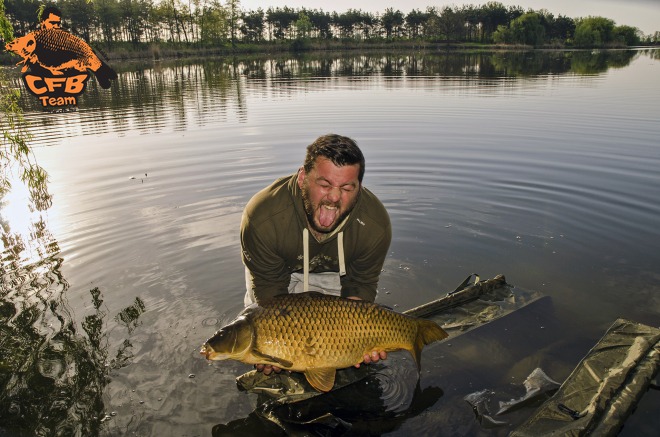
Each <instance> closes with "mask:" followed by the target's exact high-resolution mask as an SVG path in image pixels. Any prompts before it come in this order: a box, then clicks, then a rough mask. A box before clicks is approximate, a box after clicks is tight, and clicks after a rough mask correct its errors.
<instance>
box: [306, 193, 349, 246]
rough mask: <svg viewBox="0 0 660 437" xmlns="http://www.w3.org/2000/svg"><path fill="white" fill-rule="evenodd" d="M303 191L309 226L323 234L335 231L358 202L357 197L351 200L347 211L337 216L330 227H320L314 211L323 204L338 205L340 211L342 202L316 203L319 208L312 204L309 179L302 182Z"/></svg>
mask: <svg viewBox="0 0 660 437" xmlns="http://www.w3.org/2000/svg"><path fill="white" fill-rule="evenodd" d="M301 192H302V199H303V206H304V207H305V215H306V216H307V223H309V226H310V227H311V228H312V230H313V231H316V232H319V233H322V234H329V233H330V232H332V231H334V230H335V229H337V226H339V225H340V224H341V223H342V222H343V221H344V219H345V218H346V217H348V215H349V214H350V213H351V211H352V210H353V208H354V207H355V204H356V203H357V197H356V198H355V199H354V200H353V202H351V204H349V205H348V208H346V210H345V211H343V212H341V213H339V216H338V217H336V218H335V221H334V222H333V223H332V225H331V226H330V227H320V226H319V225H317V223H316V221H315V220H314V213H315V212H316V210H317V209H318V208H321V207H322V206H323V205H328V206H332V207H336V208H337V210H338V211H341V202H337V203H332V202H321V204H319V205H316V206H317V208H315V206H314V205H313V204H312V200H311V199H310V198H309V186H308V185H307V181H305V182H304V183H303V184H302V187H301Z"/></svg>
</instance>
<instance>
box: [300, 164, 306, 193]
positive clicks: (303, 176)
mask: <svg viewBox="0 0 660 437" xmlns="http://www.w3.org/2000/svg"><path fill="white" fill-rule="evenodd" d="M305 176H307V174H306V173H305V168H304V167H300V168H299V169H298V188H300V189H302V186H303V182H305Z"/></svg>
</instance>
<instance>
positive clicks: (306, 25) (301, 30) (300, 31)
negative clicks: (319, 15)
mask: <svg viewBox="0 0 660 437" xmlns="http://www.w3.org/2000/svg"><path fill="white" fill-rule="evenodd" d="M293 25H294V27H295V28H296V38H302V39H307V38H309V34H310V32H311V31H312V22H311V21H310V20H309V17H308V16H307V14H306V13H305V12H304V11H302V12H300V14H298V19H297V20H296V22H295V23H294V24H293Z"/></svg>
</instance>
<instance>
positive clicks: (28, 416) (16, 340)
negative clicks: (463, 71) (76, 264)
mask: <svg viewBox="0 0 660 437" xmlns="http://www.w3.org/2000/svg"><path fill="white" fill-rule="evenodd" d="M32 229H33V231H32V232H31V233H30V235H29V236H24V235H22V234H21V233H19V232H12V229H11V222H10V221H8V220H6V219H5V220H2V242H3V245H4V250H3V252H2V262H1V264H0V275H2V283H1V284H0V423H1V424H2V425H1V426H0V434H3V435H6V434H7V433H8V434H9V435H16V436H34V435H54V436H55V435H57V436H70V435H86V436H87V435H98V433H99V430H100V428H101V427H102V426H103V425H102V424H103V422H104V419H105V416H106V413H105V412H104V403H103V400H102V394H103V390H104V388H105V386H106V385H107V384H108V382H109V378H108V377H109V372H110V371H111V370H112V369H118V368H121V367H124V366H126V365H128V364H129V363H130V359H131V357H132V354H131V348H132V345H131V344H130V341H129V339H128V338H127V339H126V340H125V341H124V343H123V344H122V345H121V346H120V347H119V349H118V350H117V352H116V356H115V357H112V358H111V352H110V349H111V348H110V347H109V345H108V341H107V333H106V329H107V328H106V325H107V318H108V313H107V311H105V310H104V307H103V296H102V293H101V291H100V290H99V288H93V289H91V290H90V291H89V294H90V297H91V305H92V308H93V312H92V313H91V314H89V315H87V316H85V317H84V318H83V319H82V321H80V325H78V321H77V320H76V318H75V316H74V313H73V311H72V310H71V307H70V306H69V304H68V302H67V290H68V289H69V284H68V283H67V281H66V279H65V278H64V276H63V274H62V265H63V258H62V257H61V256H59V252H60V248H59V245H58V243H57V241H56V240H55V239H54V238H53V236H52V234H51V233H50V232H49V231H48V228H47V225H46V222H45V220H44V219H43V218H40V219H39V220H37V221H36V222H35V223H33V224H32ZM27 240H29V241H27ZM33 249H34V250H36V252H37V254H38V256H36V257H35V256H34V255H29V256H28V255H26V252H28V251H30V250H33ZM35 258H38V260H37V261H34V262H29V263H26V262H25V260H26V259H35ZM144 309H145V308H144V304H143V302H142V301H141V300H140V299H139V298H136V300H135V302H134V303H133V304H132V305H130V306H129V307H127V308H125V309H124V310H122V311H121V312H120V313H119V314H118V315H117V319H119V320H121V322H122V323H121V324H123V325H124V326H125V327H126V328H127V331H128V335H129V336H130V333H131V332H132V329H133V328H134V327H135V326H137V324H138V323H139V322H138V319H139V317H140V315H141V314H142V312H143V311H144ZM78 326H80V328H82V329H80V328H79V327H78Z"/></svg>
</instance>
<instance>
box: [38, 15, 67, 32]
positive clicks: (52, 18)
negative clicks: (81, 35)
mask: <svg viewBox="0 0 660 437" xmlns="http://www.w3.org/2000/svg"><path fill="white" fill-rule="evenodd" d="M41 26H42V27H43V28H44V29H59V28H60V27H62V18H60V17H58V16H57V15H55V14H48V18H46V19H45V20H43V21H42V22H41Z"/></svg>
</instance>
